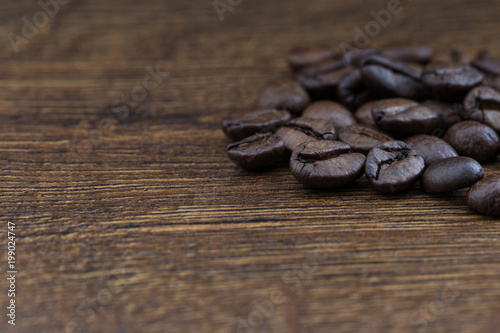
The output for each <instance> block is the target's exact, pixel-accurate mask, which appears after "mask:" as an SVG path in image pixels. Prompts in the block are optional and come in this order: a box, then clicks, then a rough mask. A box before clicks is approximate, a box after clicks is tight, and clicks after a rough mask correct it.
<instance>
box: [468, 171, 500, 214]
mask: <svg viewBox="0 0 500 333" xmlns="http://www.w3.org/2000/svg"><path fill="white" fill-rule="evenodd" d="M467 205H468V206H469V208H470V209H472V210H475V211H478V212H479V213H481V214H484V215H490V216H500V175H498V174H495V175H489V176H486V177H484V178H483V179H482V180H480V181H479V182H477V183H476V184H475V185H474V186H472V187H471V188H470V189H469V192H467Z"/></svg>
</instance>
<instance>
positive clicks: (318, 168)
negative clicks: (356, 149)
mask: <svg viewBox="0 0 500 333" xmlns="http://www.w3.org/2000/svg"><path fill="white" fill-rule="evenodd" d="M365 159H366V158H365V156H364V155H363V154H359V153H353V152H352V150H351V148H350V147H349V145H348V144H345V143H343V142H340V141H326V140H325V141H310V142H306V143H303V144H301V145H299V146H298V147H297V148H295V149H294V150H293V153H292V156H291V158H290V169H291V170H292V174H293V176H294V177H295V179H297V180H298V181H299V182H301V183H302V184H303V185H304V187H307V188H333V187H338V186H342V185H346V184H349V183H351V182H353V181H355V180H356V179H358V178H359V177H361V176H362V175H363V172H364V166H365Z"/></svg>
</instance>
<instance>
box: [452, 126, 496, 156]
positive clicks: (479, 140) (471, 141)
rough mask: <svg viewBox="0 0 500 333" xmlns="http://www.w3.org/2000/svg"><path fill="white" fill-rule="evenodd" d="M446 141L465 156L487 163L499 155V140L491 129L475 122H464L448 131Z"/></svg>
mask: <svg viewBox="0 0 500 333" xmlns="http://www.w3.org/2000/svg"><path fill="white" fill-rule="evenodd" d="M444 139H445V140H446V141H447V142H448V143H449V144H450V145H451V146H452V147H453V148H454V149H455V150H456V151H457V152H458V153H459V154H460V155H463V156H468V157H472V158H473V159H475V160H476V161H478V162H486V161H488V160H491V159H493V158H495V156H496V155H497V150H498V145H499V141H500V140H499V138H498V135H497V133H496V132H495V130H494V129H492V128H491V127H489V126H487V125H484V124H481V123H480V122H477V121H473V120H466V121H462V122H460V123H458V124H455V125H453V126H452V127H451V128H450V129H449V130H448V131H446V134H445V137H444Z"/></svg>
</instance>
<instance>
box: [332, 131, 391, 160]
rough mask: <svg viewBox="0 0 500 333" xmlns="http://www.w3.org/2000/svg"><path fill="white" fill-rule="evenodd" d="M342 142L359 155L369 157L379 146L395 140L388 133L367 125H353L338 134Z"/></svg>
mask: <svg viewBox="0 0 500 333" xmlns="http://www.w3.org/2000/svg"><path fill="white" fill-rule="evenodd" d="M338 137H339V140H340V141H343V142H345V143H347V144H348V145H350V146H351V148H352V149H353V150H354V151H356V152H359V153H362V154H365V155H367V154H368V153H369V152H370V150H371V149H372V148H373V147H375V146H378V145H379V144H381V143H383V142H386V141H392V140H393V138H392V136H390V135H389V134H387V133H384V132H382V131H380V130H378V129H375V128H372V127H370V126H365V125H353V126H351V127H348V128H343V129H340V130H339V132H338Z"/></svg>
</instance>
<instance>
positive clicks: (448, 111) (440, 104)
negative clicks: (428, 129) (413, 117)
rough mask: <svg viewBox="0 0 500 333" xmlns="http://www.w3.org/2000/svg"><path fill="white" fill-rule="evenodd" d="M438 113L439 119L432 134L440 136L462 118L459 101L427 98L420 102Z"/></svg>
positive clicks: (461, 108)
mask: <svg viewBox="0 0 500 333" xmlns="http://www.w3.org/2000/svg"><path fill="white" fill-rule="evenodd" d="M420 105H422V106H426V107H428V108H429V109H431V110H432V111H434V112H436V113H437V114H438V115H439V121H438V124H437V125H436V129H437V131H436V133H434V132H433V133H432V134H433V135H436V136H439V137H442V136H444V133H445V132H446V130H447V129H448V128H450V127H451V126H453V125H455V124H456V123H459V122H461V121H462V120H463V118H462V116H461V115H462V113H463V107H462V104H460V103H448V102H444V101H440V100H437V99H428V100H426V101H423V102H422V103H420Z"/></svg>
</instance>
